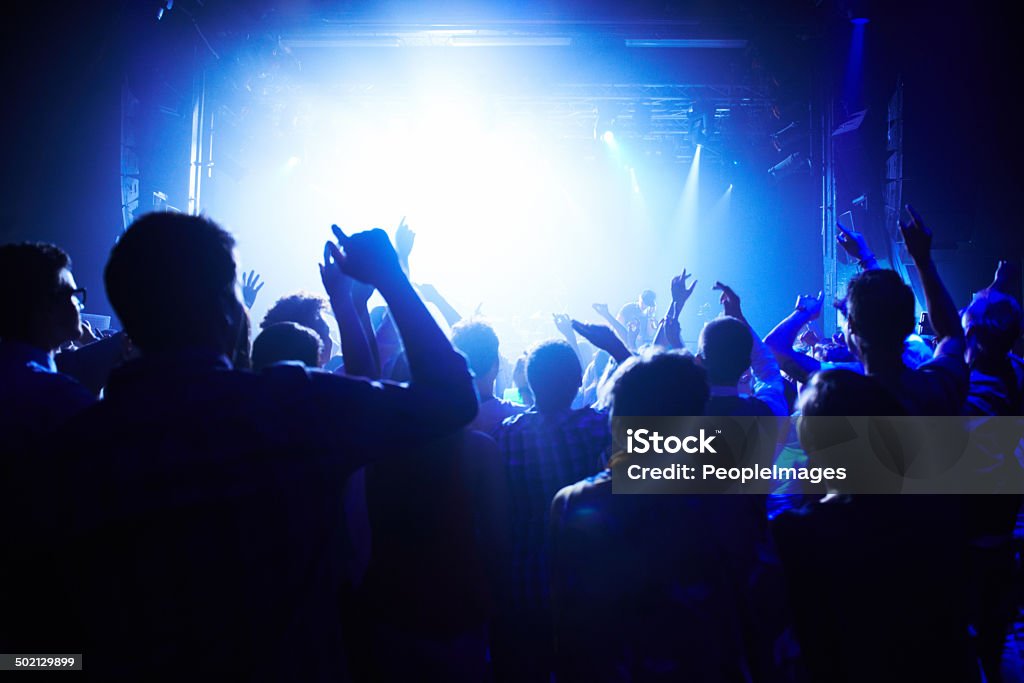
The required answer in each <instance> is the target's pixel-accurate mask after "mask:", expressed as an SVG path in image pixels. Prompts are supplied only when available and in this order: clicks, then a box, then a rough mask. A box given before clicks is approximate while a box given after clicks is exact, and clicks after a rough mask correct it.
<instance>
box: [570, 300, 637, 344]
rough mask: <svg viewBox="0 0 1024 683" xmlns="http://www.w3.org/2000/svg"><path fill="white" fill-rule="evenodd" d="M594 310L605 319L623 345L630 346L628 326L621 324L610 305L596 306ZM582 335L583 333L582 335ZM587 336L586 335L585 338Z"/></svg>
mask: <svg viewBox="0 0 1024 683" xmlns="http://www.w3.org/2000/svg"><path fill="white" fill-rule="evenodd" d="M593 308H594V310H595V311H596V312H597V314H598V315H599V316H601V317H602V318H604V319H605V322H607V323H608V325H609V326H610V327H611V329H612V331H613V332H615V334H616V335H618V337H619V339H621V340H622V343H623V345H625V346H627V347H628V345H629V332H628V331H627V330H626V326H625V325H623V324H622V323H620V322H619V321H618V320H617V319H616V318H615V316H614V315H612V312H611V311H609V310H608V304H594V305H593ZM580 334H582V332H581V333H580ZM585 336H586V335H584V337H585Z"/></svg>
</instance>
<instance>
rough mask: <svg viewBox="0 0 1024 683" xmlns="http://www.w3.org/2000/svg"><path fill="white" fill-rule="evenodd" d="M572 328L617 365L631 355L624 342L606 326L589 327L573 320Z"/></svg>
mask: <svg viewBox="0 0 1024 683" xmlns="http://www.w3.org/2000/svg"><path fill="white" fill-rule="evenodd" d="M572 328H573V329H574V330H576V332H578V333H579V335H580V336H581V337H583V338H584V339H586V340H587V341H588V342H590V343H591V344H593V345H594V346H596V347H597V348H599V349H602V350H604V351H607V352H608V355H610V356H611V357H612V358H614V359H615V361H616V362H618V363H622V362H625V361H626V360H627V359H628V358H629V357H630V356H632V355H633V354H632V353H631V352H630V350H629V349H628V348H626V344H625V342H623V341H622V340H621V339H620V338H619V337H618V335H616V334H615V332H613V331H612V329H611V328H610V327H608V326H607V325H590V324H588V323H581V322H580V321H579V320H573V321H572Z"/></svg>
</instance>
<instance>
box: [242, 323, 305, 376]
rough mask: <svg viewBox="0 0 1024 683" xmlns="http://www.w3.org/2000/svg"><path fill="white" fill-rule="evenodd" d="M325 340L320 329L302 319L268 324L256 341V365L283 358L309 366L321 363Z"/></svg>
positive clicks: (254, 366) (254, 349)
mask: <svg viewBox="0 0 1024 683" xmlns="http://www.w3.org/2000/svg"><path fill="white" fill-rule="evenodd" d="M321 344H322V343H321V341H320V337H319V335H317V333H316V332H314V331H313V330H311V329H309V328H308V327H303V326H302V325H299V324H298V323H293V322H283V323H274V324H273V325H268V326H266V327H265V328H263V331H262V332H260V333H259V336H257V337H256V340H255V341H254V342H253V343H252V369H253V370H256V371H259V370H262V369H263V368H265V367H267V366H268V365H273V364H274V363H280V362H281V361H299V362H300V363H302V364H303V365H305V366H306V367H310V368H315V367H318V364H319V361H320V347H321Z"/></svg>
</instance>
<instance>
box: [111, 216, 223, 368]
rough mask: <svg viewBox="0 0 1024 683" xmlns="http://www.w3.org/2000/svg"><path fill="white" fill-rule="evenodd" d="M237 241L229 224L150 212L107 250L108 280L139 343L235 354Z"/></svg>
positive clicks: (154, 348) (149, 348)
mask: <svg viewBox="0 0 1024 683" xmlns="http://www.w3.org/2000/svg"><path fill="white" fill-rule="evenodd" d="M234 247H235V240H234V238H233V237H232V236H231V235H230V234H229V233H228V232H227V231H226V230H224V229H223V228H221V227H220V226H219V225H217V224H216V223H214V222H213V221H212V220H210V219H208V218H204V217H200V216H186V215H183V214H177V213H149V214H146V215H145V216H142V217H141V218H139V219H138V220H137V221H135V222H134V223H132V225H131V226H130V227H129V228H128V230H126V231H125V233H124V234H123V235H121V239H120V240H118V242H117V244H116V245H114V248H113V250H111V252H110V260H109V261H107V268H106V270H105V272H104V281H105V282H106V286H107V296H108V298H109V299H110V303H111V305H113V307H114V310H115V311H116V312H117V315H118V317H119V318H120V319H121V322H122V323H123V324H124V329H125V332H127V333H128V336H129V337H131V339H132V341H133V342H134V343H135V344H136V346H138V347H139V348H140V349H141V350H142V351H143V352H166V351H179V350H182V349H187V348H204V349H210V350H214V351H217V352H219V353H223V354H224V355H226V356H228V357H231V355H232V354H233V352H234V350H235V347H236V346H237V343H238V336H239V326H240V325H241V320H242V304H241V302H240V301H239V300H238V292H237V276H236V273H235V255H234Z"/></svg>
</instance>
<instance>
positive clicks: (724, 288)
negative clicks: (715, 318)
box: [711, 280, 743, 320]
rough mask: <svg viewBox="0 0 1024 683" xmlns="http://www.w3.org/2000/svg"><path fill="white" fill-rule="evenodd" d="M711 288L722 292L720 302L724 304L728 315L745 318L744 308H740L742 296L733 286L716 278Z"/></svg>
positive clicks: (723, 307)
mask: <svg viewBox="0 0 1024 683" xmlns="http://www.w3.org/2000/svg"><path fill="white" fill-rule="evenodd" d="M711 289H714V290H717V291H720V292H721V293H722V296H721V297H719V299H718V302H719V303H720V304H722V310H723V311H724V312H725V314H726V315H728V316H731V317H733V318H739V319H740V320H743V310H742V309H741V308H740V297H739V295H738V294H736V292H734V291H733V289H732V287H730V286H729V285H724V284H722V283H721V282H718V281H717V280H716V281H715V284H714V286H713V287H712V288H711Z"/></svg>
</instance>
